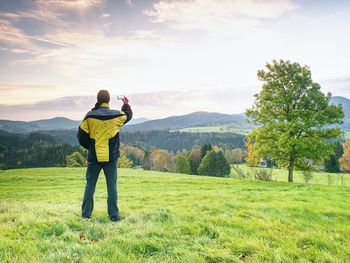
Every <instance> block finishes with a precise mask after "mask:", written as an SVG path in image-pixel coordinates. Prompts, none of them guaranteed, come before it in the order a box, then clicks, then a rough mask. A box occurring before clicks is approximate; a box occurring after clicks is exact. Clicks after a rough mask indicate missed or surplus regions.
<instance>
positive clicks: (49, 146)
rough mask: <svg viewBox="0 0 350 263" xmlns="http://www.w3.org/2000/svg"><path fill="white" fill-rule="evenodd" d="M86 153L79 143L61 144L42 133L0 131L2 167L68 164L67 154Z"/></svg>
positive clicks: (0, 159)
mask: <svg viewBox="0 0 350 263" xmlns="http://www.w3.org/2000/svg"><path fill="white" fill-rule="evenodd" d="M73 152H80V153H81V154H82V155H83V156H85V153H84V151H83V149H81V147H79V146H77V145H69V144H66V143H64V144H59V143H57V142H56V140H55V138H54V137H53V136H50V135H46V134H41V133H30V134H24V135H23V134H11V133H7V132H4V131H0V169H12V168H30V167H60V166H66V159H65V158H66V156H67V155H69V154H72V153H73Z"/></svg>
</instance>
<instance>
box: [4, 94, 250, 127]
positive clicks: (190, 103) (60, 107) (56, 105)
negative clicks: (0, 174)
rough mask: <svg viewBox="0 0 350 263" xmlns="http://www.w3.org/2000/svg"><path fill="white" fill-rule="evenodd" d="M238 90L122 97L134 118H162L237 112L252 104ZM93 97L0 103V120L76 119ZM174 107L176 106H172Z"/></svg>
mask: <svg viewBox="0 0 350 263" xmlns="http://www.w3.org/2000/svg"><path fill="white" fill-rule="evenodd" d="M240 92H241V91H240V90H233V89H229V90H228V89H218V90H216V92H215V94H214V95H213V93H212V92H211V91H208V90H196V91H191V90H182V91H177V90H173V91H160V92H145V93H133V94H126V95H127V96H128V98H129V99H130V104H131V106H132V108H133V112H134V117H135V118H140V117H146V118H152V119H155V118H163V117H167V116H173V115H183V114H188V113H191V112H195V111H209V112H222V113H229V114H233V113H241V112H243V111H244V109H245V108H246V107H248V106H250V104H251V103H252V102H253V97H252V96H251V95H242V94H240ZM116 96H117V94H115V93H112V94H111V102H110V106H111V108H117V109H119V108H120V107H121V102H120V101H118V100H117V99H116ZM95 102H96V97H95V96H70V97H62V98H58V99H50V100H43V101H39V102H35V103H26V104H19V105H3V104H0V118H1V119H13V120H34V119H43V118H52V117H57V116H63V117H68V118H71V119H76V120H79V119H81V118H83V116H84V115H85V114H86V112H87V111H89V110H90V109H91V108H92V107H93V106H94V104H95ZM174 105H176V106H174Z"/></svg>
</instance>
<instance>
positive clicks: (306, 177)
mask: <svg viewBox="0 0 350 263" xmlns="http://www.w3.org/2000/svg"><path fill="white" fill-rule="evenodd" d="M302 174H303V176H304V182H305V183H306V184H308V183H309V182H310V181H311V179H312V178H313V177H314V173H313V171H312V170H305V171H302Z"/></svg>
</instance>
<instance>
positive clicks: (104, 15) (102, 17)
mask: <svg viewBox="0 0 350 263" xmlns="http://www.w3.org/2000/svg"><path fill="white" fill-rule="evenodd" d="M110 16H111V14H102V15H101V16H100V19H104V18H108V17H110Z"/></svg>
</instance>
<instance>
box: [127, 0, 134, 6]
mask: <svg viewBox="0 0 350 263" xmlns="http://www.w3.org/2000/svg"><path fill="white" fill-rule="evenodd" d="M126 3H127V5H128V6H134V5H135V4H134V3H133V1H132V0H126Z"/></svg>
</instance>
